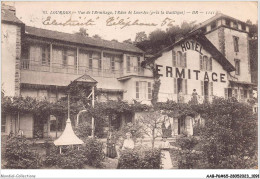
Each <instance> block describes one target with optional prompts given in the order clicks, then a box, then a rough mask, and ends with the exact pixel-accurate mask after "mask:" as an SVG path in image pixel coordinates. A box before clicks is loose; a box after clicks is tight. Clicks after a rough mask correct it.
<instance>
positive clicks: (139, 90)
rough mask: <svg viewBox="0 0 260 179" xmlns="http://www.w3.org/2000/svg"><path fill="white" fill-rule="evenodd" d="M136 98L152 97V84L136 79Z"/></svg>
mask: <svg viewBox="0 0 260 179" xmlns="http://www.w3.org/2000/svg"><path fill="white" fill-rule="evenodd" d="M136 99H152V84H151V83H150V82H149V83H148V82H146V81H136Z"/></svg>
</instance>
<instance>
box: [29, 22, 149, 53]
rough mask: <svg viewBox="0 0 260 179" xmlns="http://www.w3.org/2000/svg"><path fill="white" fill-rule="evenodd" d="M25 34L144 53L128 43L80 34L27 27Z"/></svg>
mask: <svg viewBox="0 0 260 179" xmlns="http://www.w3.org/2000/svg"><path fill="white" fill-rule="evenodd" d="M25 34H27V35H32V36H36V37H42V38H48V39H54V40H60V41H64V42H72V43H77V44H82V45H89V46H92V47H101V48H108V49H113V50H121V51H127V52H134V53H144V51H142V50H141V49H139V48H137V47H135V46H134V45H131V44H128V43H120V42H116V41H108V40H103V39H99V38H92V37H86V36H82V35H79V34H70V33H65V32H58V31H53V30H47V29H41V28H36V27H30V26H25Z"/></svg>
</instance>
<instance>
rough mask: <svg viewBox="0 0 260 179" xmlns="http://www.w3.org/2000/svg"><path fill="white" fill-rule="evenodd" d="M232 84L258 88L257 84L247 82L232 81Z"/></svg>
mask: <svg viewBox="0 0 260 179" xmlns="http://www.w3.org/2000/svg"><path fill="white" fill-rule="evenodd" d="M230 83H235V84H241V85H252V86H257V84H256V83H251V82H246V81H232V80H230Z"/></svg>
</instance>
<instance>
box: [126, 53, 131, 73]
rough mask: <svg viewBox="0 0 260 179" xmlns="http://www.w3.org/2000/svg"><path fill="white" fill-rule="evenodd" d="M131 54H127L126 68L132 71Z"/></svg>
mask: <svg viewBox="0 0 260 179" xmlns="http://www.w3.org/2000/svg"><path fill="white" fill-rule="evenodd" d="M130 65H131V64H130V56H127V59H126V70H127V72H130Z"/></svg>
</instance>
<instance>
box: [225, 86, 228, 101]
mask: <svg viewBox="0 0 260 179" xmlns="http://www.w3.org/2000/svg"><path fill="white" fill-rule="evenodd" d="M224 90H225V99H228V89H227V88H225V89H224Z"/></svg>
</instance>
